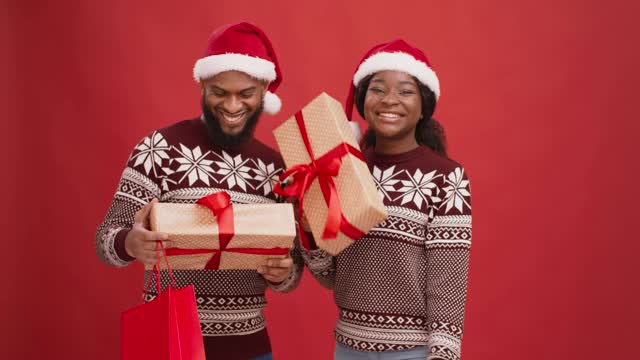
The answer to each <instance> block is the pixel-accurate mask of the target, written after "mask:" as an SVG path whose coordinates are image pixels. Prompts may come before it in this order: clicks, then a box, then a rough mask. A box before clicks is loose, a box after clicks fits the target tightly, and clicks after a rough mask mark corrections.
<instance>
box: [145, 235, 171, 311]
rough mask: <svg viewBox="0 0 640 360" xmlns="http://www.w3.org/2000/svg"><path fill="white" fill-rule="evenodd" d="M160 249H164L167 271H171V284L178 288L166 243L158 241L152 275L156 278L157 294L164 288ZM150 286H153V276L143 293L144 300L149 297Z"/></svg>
mask: <svg viewBox="0 0 640 360" xmlns="http://www.w3.org/2000/svg"><path fill="white" fill-rule="evenodd" d="M159 248H160V249H159ZM160 250H162V255H163V257H164V261H165V263H166V264H167V271H168V273H169V279H170V280H171V283H170V284H169V286H171V287H172V288H173V289H177V288H178V286H177V285H176V279H175V278H174V277H173V270H171V265H169V260H168V259H167V252H166V250H165V248H164V244H163V243H162V241H156V263H155V264H154V265H153V270H152V276H153V278H154V279H155V280H156V294H158V295H160V291H161V290H162V287H161V286H160V285H161V277H160ZM149 287H151V277H149V280H148V281H147V285H146V286H145V289H144V294H143V295H142V300H143V301H144V300H145V299H146V298H147V294H148V293H149Z"/></svg>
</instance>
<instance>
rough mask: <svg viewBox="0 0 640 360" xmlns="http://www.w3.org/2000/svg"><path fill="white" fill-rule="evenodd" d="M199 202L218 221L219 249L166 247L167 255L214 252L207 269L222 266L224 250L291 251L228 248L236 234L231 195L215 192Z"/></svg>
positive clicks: (282, 250) (256, 252) (275, 253)
mask: <svg viewBox="0 0 640 360" xmlns="http://www.w3.org/2000/svg"><path fill="white" fill-rule="evenodd" d="M198 204H200V205H204V206H206V207H207V208H209V209H210V210H211V212H212V213H213V216H214V217H215V218H216V219H217V221H218V239H219V242H220V248H219V249H179V248H171V249H166V254H167V256H172V255H196V254H209V253H213V256H212V257H211V259H210V260H209V262H207V265H206V266H205V267H204V268H205V269H214V270H215V269H218V268H220V260H221V257H222V253H223V252H225V251H226V252H234V253H241V254H254V255H274V256H275V255H286V254H288V253H289V249H287V248H272V249H259V248H237V249H236V248H232V249H227V246H228V245H229V243H230V242H231V239H232V238H233V235H234V234H235V230H234V226H233V205H232V204H231V197H230V196H229V194H227V193H226V192H224V191H221V192H217V193H213V194H211V195H208V196H205V197H203V198H200V199H199V200H198Z"/></svg>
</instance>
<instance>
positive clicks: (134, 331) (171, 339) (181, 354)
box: [120, 242, 205, 360]
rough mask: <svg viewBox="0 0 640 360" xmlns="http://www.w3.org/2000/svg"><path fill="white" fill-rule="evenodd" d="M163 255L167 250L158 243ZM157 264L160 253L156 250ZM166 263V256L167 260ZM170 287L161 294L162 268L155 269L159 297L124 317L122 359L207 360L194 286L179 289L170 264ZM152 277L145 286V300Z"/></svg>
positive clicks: (135, 308) (122, 325) (125, 314)
mask: <svg viewBox="0 0 640 360" xmlns="http://www.w3.org/2000/svg"><path fill="white" fill-rule="evenodd" d="M158 244H159V245H160V247H161V248H162V252H163V253H164V246H162V243H161V242H158ZM156 249H157V253H158V260H160V249H158V247H157V246H156ZM165 260H166V256H165ZM167 269H168V272H169V278H170V279H171V284H170V285H169V286H168V287H167V289H166V290H165V291H164V292H162V293H161V292H160V290H161V286H160V271H159V265H158V264H156V265H155V266H154V267H153V272H152V276H153V278H154V279H155V281H156V289H157V294H158V296H157V297H156V298H155V299H153V300H152V301H150V302H148V303H146V304H140V305H138V306H135V307H133V308H131V309H128V310H126V311H124V312H123V313H122V316H121V320H120V358H121V359H122V360H134V359H135V360H147V359H148V360H204V359H205V354H204V344H203V341H202V332H201V331H200V320H199V319H198V310H197V306H196V296H195V291H194V288H193V285H189V286H186V287H184V288H182V289H178V288H177V287H176V283H175V280H174V278H173V272H172V271H171V268H170V267H169V263H168V262H167ZM150 285H151V277H150V278H149V283H148V284H147V286H146V289H145V292H144V296H145V298H146V296H147V293H148V291H149V286H150Z"/></svg>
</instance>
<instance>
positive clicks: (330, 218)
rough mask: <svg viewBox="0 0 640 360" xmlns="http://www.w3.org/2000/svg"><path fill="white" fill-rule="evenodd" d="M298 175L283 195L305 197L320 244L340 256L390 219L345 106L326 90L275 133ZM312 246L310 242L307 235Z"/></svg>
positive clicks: (291, 172)
mask: <svg viewBox="0 0 640 360" xmlns="http://www.w3.org/2000/svg"><path fill="white" fill-rule="evenodd" d="M273 134H274V136H275V138H276V143H277V144H278V147H279V148H280V152H281V154H282V157H283V158H284V162H285V164H286V165H287V167H288V169H287V171H285V172H284V173H283V174H282V176H281V177H280V179H281V180H284V179H287V178H289V177H292V178H293V181H292V182H291V184H289V185H288V186H287V187H286V188H283V187H282V186H280V185H277V186H276V190H274V191H276V192H277V193H278V194H280V195H282V196H288V197H296V198H298V199H299V211H300V213H299V216H302V213H304V214H305V215H306V219H307V221H308V223H309V226H310V228H311V232H312V233H313V236H314V239H315V242H316V244H317V245H318V247H319V248H321V249H324V250H325V251H327V252H328V253H330V254H333V255H335V254H338V253H339V252H340V251H342V250H343V249H344V248H346V247H347V246H349V245H351V243H352V242H353V241H354V240H355V239H357V238H359V237H361V236H363V235H364V234H365V233H366V232H368V231H369V230H370V229H371V228H372V227H374V226H375V225H377V224H379V223H380V222H381V221H383V220H385V219H386V218H387V212H386V210H385V208H384V205H383V203H382V201H381V200H380V197H379V196H378V193H377V190H376V186H375V184H374V182H373V179H372V177H371V173H370V171H369V168H368V167H367V164H366V163H365V160H364V157H363V156H362V153H361V152H360V149H359V147H358V144H357V142H356V139H355V137H354V136H353V133H352V131H351V127H350V126H349V122H348V120H347V118H346V116H345V113H344V110H343V109H342V105H341V104H340V103H339V102H338V101H337V100H335V99H333V98H332V97H330V96H329V95H327V94H325V93H322V94H320V96H318V97H317V98H315V99H314V100H313V101H311V102H310V103H309V104H308V105H307V106H305V107H304V108H303V109H302V110H301V111H299V112H298V113H296V115H295V116H293V117H292V118H290V119H288V120H286V121H285V122H284V123H283V124H282V125H280V126H279V127H278V128H277V129H275V130H274V132H273ZM300 233H301V240H302V241H303V245H304V246H305V247H306V248H309V244H308V242H307V241H306V240H305V238H304V237H303V236H302V234H303V232H302V231H301V232H300Z"/></svg>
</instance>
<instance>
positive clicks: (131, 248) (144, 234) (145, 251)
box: [124, 199, 171, 265]
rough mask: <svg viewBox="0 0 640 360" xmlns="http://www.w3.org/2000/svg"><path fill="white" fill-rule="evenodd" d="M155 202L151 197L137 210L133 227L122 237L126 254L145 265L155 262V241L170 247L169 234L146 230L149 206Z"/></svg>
mask: <svg viewBox="0 0 640 360" xmlns="http://www.w3.org/2000/svg"><path fill="white" fill-rule="evenodd" d="M157 202H158V199H153V200H152V201H151V202H150V203H148V204H147V205H145V206H144V207H143V208H142V209H140V210H138V212H137V213H136V214H135V216H134V223H133V227H132V228H131V230H130V231H129V233H128V234H127V237H126V238H125V239H124V248H125V250H126V251H127V254H129V256H131V257H134V258H136V259H137V260H138V261H140V262H141V263H143V264H145V265H154V264H155V263H156V262H157V255H156V241H158V240H160V241H162V242H163V244H164V247H165V248H169V247H171V242H170V241H167V240H168V239H169V235H167V234H166V233H163V232H157V231H150V230H148V229H149V212H150V211H151V206H152V205H153V204H155V203H157Z"/></svg>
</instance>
